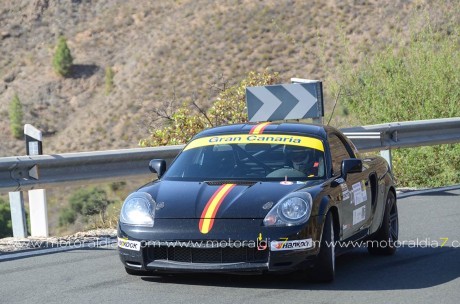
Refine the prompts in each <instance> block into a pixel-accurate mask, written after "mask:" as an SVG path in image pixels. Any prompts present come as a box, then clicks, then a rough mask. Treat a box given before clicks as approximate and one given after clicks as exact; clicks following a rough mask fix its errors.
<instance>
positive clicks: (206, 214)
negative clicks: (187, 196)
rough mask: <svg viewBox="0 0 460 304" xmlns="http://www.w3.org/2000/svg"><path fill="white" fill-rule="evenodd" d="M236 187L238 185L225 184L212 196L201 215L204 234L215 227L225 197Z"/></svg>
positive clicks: (201, 228) (200, 225) (201, 227)
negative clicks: (215, 220) (215, 219)
mask: <svg viewBox="0 0 460 304" xmlns="http://www.w3.org/2000/svg"><path fill="white" fill-rule="evenodd" d="M235 186H236V184H223V185H222V186H220V187H219V189H217V191H216V192H214V194H213V195H212V196H211V198H210V199H209V201H208V202H207V203H206V206H205V207H204V209H203V212H202V213H201V219H200V223H199V228H200V232H201V233H203V234H206V233H208V232H209V231H211V229H212V226H213V225H214V218H215V217H216V213H217V210H219V207H220V205H221V204H222V202H223V201H224V199H225V197H226V196H227V195H228V194H229V193H230V191H231V190H232V189H233V188H234V187H235Z"/></svg>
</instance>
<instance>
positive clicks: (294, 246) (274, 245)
mask: <svg viewBox="0 0 460 304" xmlns="http://www.w3.org/2000/svg"><path fill="white" fill-rule="evenodd" d="M312 247H313V240H312V239H305V240H293V241H288V239H287V238H286V239H284V240H282V241H272V242H270V250H271V251H283V250H298V249H307V248H312Z"/></svg>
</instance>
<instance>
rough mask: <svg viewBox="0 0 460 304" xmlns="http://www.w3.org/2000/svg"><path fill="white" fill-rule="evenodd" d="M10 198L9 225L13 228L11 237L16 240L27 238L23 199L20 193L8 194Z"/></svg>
mask: <svg viewBox="0 0 460 304" xmlns="http://www.w3.org/2000/svg"><path fill="white" fill-rule="evenodd" d="M9 196H10V210H11V223H12V226H13V236H14V237H16V238H26V237H27V222H26V213H25V211H24V210H25V209H24V197H23V196H22V192H21V191H14V192H10V193H9Z"/></svg>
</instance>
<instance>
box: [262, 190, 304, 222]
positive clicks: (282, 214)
mask: <svg viewBox="0 0 460 304" xmlns="http://www.w3.org/2000/svg"><path fill="white" fill-rule="evenodd" d="M312 201H313V200H312V198H311V195H310V193H308V192H295V193H290V194H288V195H286V196H285V197H283V198H282V199H281V200H280V201H279V202H278V203H277V204H276V205H275V207H273V208H272V209H271V210H270V211H269V212H268V214H267V216H265V219H264V225H265V226H295V225H301V224H303V223H305V222H306V221H308V219H309V218H310V214H311V206H312Z"/></svg>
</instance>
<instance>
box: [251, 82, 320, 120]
mask: <svg viewBox="0 0 460 304" xmlns="http://www.w3.org/2000/svg"><path fill="white" fill-rule="evenodd" d="M246 105H247V108H248V117H249V121H251V122H257V121H273V120H285V119H303V118H318V117H321V116H324V113H323V92H322V83H321V82H320V81H316V82H311V83H293V84H279V85H269V86H260V87H248V88H246Z"/></svg>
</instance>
